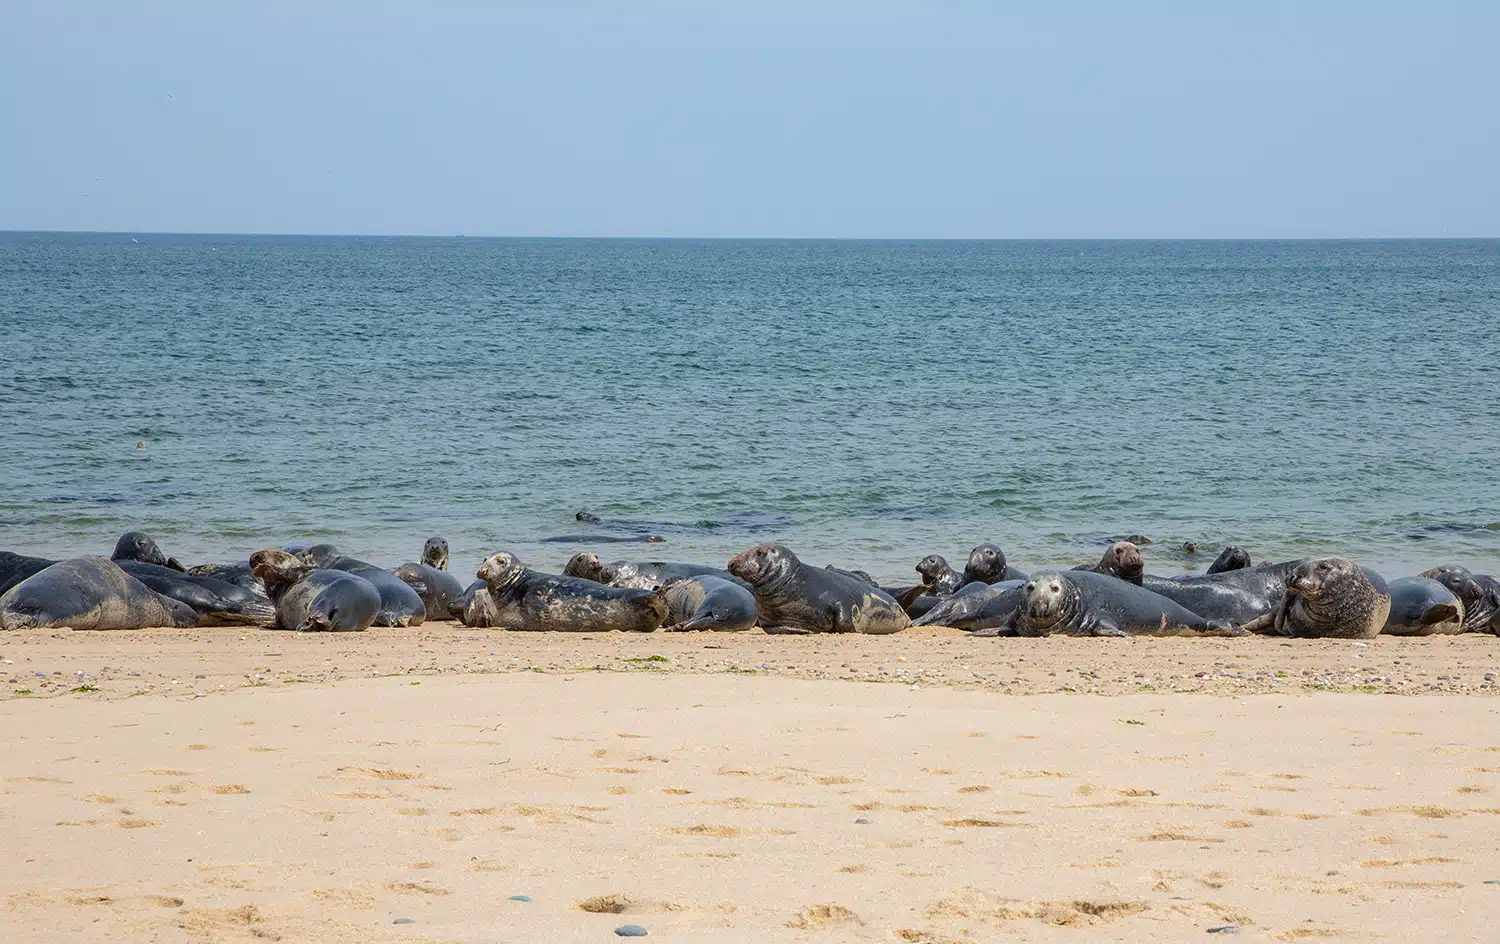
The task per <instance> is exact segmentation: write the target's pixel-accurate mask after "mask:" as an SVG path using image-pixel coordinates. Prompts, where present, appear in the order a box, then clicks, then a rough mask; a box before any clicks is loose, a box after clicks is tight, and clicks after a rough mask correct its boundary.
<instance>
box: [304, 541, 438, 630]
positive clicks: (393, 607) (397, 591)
mask: <svg viewBox="0 0 1500 944" xmlns="http://www.w3.org/2000/svg"><path fill="white" fill-rule="evenodd" d="M296 557H297V558H298V559H299V560H301V561H302V562H303V563H304V564H308V565H310V566H312V567H320V568H326V569H328V570H342V571H345V572H347V573H351V574H358V575H359V576H360V577H362V578H364V579H365V580H367V581H369V582H370V583H372V584H374V585H375V589H376V590H379V591H380V612H379V613H378V614H376V616H375V625H376V626H421V625H422V623H423V621H424V620H426V619H427V604H426V603H423V602H422V598H421V597H420V596H418V595H417V591H415V590H413V589H412V588H411V587H409V586H407V584H406V581H404V580H402V579H401V578H400V577H397V576H396V575H395V574H393V573H391V572H390V571H388V570H386V569H384V568H382V567H376V566H375V565H374V564H371V563H368V562H366V561H362V560H359V559H357V558H354V557H345V556H344V555H343V554H340V553H339V551H338V549H337V548H335V547H334V546H333V545H332V544H314V545H313V546H312V547H310V548H308V549H307V550H305V551H302V552H301V553H299V554H297V555H296Z"/></svg>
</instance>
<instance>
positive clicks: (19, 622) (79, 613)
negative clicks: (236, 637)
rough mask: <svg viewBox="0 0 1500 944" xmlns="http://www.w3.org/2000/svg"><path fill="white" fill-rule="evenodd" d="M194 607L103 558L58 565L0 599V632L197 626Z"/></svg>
mask: <svg viewBox="0 0 1500 944" xmlns="http://www.w3.org/2000/svg"><path fill="white" fill-rule="evenodd" d="M197 623H198V618H197V616H196V615H194V613H193V610H192V607H189V606H188V605H187V604H185V603H180V602H178V601H176V600H173V599H171V598H170V597H164V596H162V595H161V594H159V593H157V592H155V591H154V590H152V589H151V588H150V587H147V586H146V585H145V584H143V583H141V582H140V581H139V580H136V579H135V578H134V577H132V576H130V575H129V574H127V573H125V571H123V570H121V569H120V568H119V565H117V564H116V563H115V562H114V561H111V560H108V559H106V558H103V557H75V558H72V559H71V560H64V561H58V562H57V563H55V564H53V565H52V566H50V567H48V568H46V569H45V570H42V571H40V572H38V573H35V574H33V575H31V576H30V577H27V578H26V579H25V580H23V581H21V582H20V583H18V584H16V585H15V586H14V587H11V588H10V589H9V590H7V591H5V595H4V596H0V629H32V628H37V629H40V628H44V627H62V626H67V627H71V628H73V629H145V628H147V627H148V626H195V625H197Z"/></svg>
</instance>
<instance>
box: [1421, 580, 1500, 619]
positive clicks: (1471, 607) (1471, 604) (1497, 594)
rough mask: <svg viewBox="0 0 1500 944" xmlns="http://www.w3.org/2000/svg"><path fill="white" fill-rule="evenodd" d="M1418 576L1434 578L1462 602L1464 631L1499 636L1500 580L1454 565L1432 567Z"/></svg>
mask: <svg viewBox="0 0 1500 944" xmlns="http://www.w3.org/2000/svg"><path fill="white" fill-rule="evenodd" d="M1421 576H1423V577H1430V578H1432V579H1433V580H1436V581H1437V582H1438V583H1440V584H1442V585H1443V586H1445V587H1447V588H1448V589H1449V590H1451V591H1452V592H1453V593H1454V594H1455V595H1457V597H1458V598H1459V599H1460V600H1462V601H1463V603H1464V632H1466V633H1493V634H1495V635H1497V636H1500V581H1497V580H1496V579H1495V578H1494V577H1491V576H1489V575H1488V574H1476V573H1473V572H1472V571H1470V570H1469V569H1468V568H1467V567H1455V566H1444V567H1434V568H1432V569H1431V570H1424V571H1422V573H1421Z"/></svg>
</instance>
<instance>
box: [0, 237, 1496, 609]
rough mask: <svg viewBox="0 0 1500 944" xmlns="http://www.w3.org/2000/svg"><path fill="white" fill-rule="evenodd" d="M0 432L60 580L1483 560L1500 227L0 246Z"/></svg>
mask: <svg viewBox="0 0 1500 944" xmlns="http://www.w3.org/2000/svg"><path fill="white" fill-rule="evenodd" d="M0 437H3V444H4V447H3V449H0V549H9V550H15V551H21V552H29V553H35V554H43V555H48V556H63V555H72V554H81V553H107V552H108V551H109V549H110V548H111V547H112V545H113V542H114V539H115V537H116V536H118V534H119V533H121V532H122V531H125V530H127V529H133V528H134V529H142V530H145V531H147V532H148V533H150V534H152V535H153V536H155V537H156V538H157V540H158V541H159V542H160V543H161V544H162V545H163V547H164V548H166V550H167V551H168V553H171V554H174V555H176V556H177V557H179V558H181V559H182V560H184V561H185V562H199V561H209V560H232V559H243V558H244V557H245V556H246V555H247V554H248V553H249V552H250V551H253V550H255V549H257V548H259V547H264V546H272V545H278V544H281V543H284V542H287V541H292V540H328V541H332V542H334V543H336V544H338V545H339V546H340V547H342V548H343V549H344V550H345V551H346V552H349V553H352V554H355V555H357V556H360V557H364V558H366V559H369V560H373V561H376V562H380V563H384V564H387V565H394V564H397V563H400V562H401V561H403V560H409V559H413V558H414V557H415V555H416V554H417V553H418V552H419V550H420V548H421V546H422V541H423V539H425V538H426V537H428V536H429V535H434V534H438V535H444V536H446V537H447V538H448V540H449V542H450V544H451V545H452V548H453V556H454V569H455V570H457V571H461V572H466V573H463V574H462V575H463V576H467V573H472V571H473V568H474V567H475V566H477V564H478V562H479V561H480V560H481V559H482V558H483V556H484V555H485V554H487V553H489V552H491V551H493V550H497V549H509V550H513V551H515V552H518V553H519V554H520V555H521V556H522V558H523V559H525V560H527V561H528V562H530V563H532V564H533V565H536V566H540V567H545V568H554V567H557V566H559V565H561V564H562V563H563V562H564V561H565V560H566V559H567V557H568V556H569V555H570V554H572V553H573V552H574V551H576V550H578V549H580V548H583V547H593V548H594V549H596V550H598V551H599V552H600V553H601V555H602V556H604V557H605V559H606V560H609V559H622V558H631V559H668V560H693V561H705V562H722V561H724V560H726V559H727V558H728V557H729V556H730V555H732V554H734V553H736V552H738V551H740V550H742V549H744V548H745V547H748V546H750V545H753V544H755V543H758V542H761V541H768V540H778V541H781V542H783V543H786V544H788V545H789V546H791V547H792V548H793V549H794V550H796V551H797V552H798V553H799V554H800V555H801V556H802V557H803V558H804V559H805V560H807V561H809V562H811V563H817V564H822V563H827V562H834V563H838V564H840V565H844V566H860V567H864V568H867V569H869V570H870V571H872V572H873V573H875V574H876V576H878V577H881V578H884V579H886V580H900V581H903V582H914V578H915V575H914V573H913V571H912V567H913V565H914V564H915V562H916V561H917V560H918V559H919V558H920V557H922V556H923V555H925V554H928V553H933V552H937V553H942V554H944V555H946V556H947V557H948V558H949V560H950V561H952V562H954V563H955V564H958V565H959V566H961V561H962V560H963V559H964V558H965V557H966V555H967V550H968V548H969V547H970V546H972V545H973V544H975V543H977V542H979V541H986V540H988V541H995V542H997V543H999V544H1000V545H1001V546H1002V547H1004V548H1005V549H1006V551H1007V553H1008V555H1009V556H1010V558H1011V559H1012V561H1013V562H1015V563H1016V564H1018V565H1020V566H1022V567H1036V566H1041V565H1044V564H1074V563H1081V562H1085V561H1091V560H1094V559H1097V557H1098V556H1099V554H1100V553H1101V552H1102V549H1103V545H1104V542H1106V541H1107V540H1108V539H1109V538H1110V537H1112V536H1120V535H1125V534H1131V533H1141V534H1144V535H1146V536H1148V537H1150V538H1152V539H1153V540H1154V541H1155V542H1156V543H1155V544H1153V545H1152V546H1151V547H1149V548H1147V549H1146V550H1147V561H1148V566H1149V567H1150V568H1151V569H1152V570H1154V571H1160V572H1174V571H1177V570H1180V569H1191V568H1193V567H1201V566H1204V565H1205V564H1206V563H1207V562H1208V561H1209V560H1211V559H1212V557H1213V553H1214V551H1215V550H1217V548H1218V547H1220V546H1222V545H1223V544H1225V543H1228V542H1234V543H1239V544H1242V545H1244V546H1245V547H1247V548H1248V549H1249V550H1250V551H1251V553H1252V555H1253V556H1254V557H1255V558H1256V559H1257V560H1260V559H1284V558H1288V557H1293V556H1302V555H1308V554H1313V553H1340V554H1345V555H1348V556H1352V557H1354V558H1356V559H1357V560H1359V561H1361V562H1362V563H1366V564H1368V565H1371V566H1375V567H1377V568H1379V569H1381V570H1382V571H1384V572H1386V573H1387V574H1389V575H1392V576H1395V575H1397V574H1399V573H1403V572H1407V573H1409V572H1413V571H1414V570H1416V569H1419V568H1420V567H1425V566H1428V565H1431V564H1436V563H1449V562H1453V563H1464V564H1468V565H1470V566H1473V567H1476V568H1479V569H1484V570H1494V569H1495V568H1496V567H1500V241H1492V240H1490V241H1485V240H1480V241H1411V242H1408V241H1386V242H1382V241H1358V242H1342V241H1333V242H1306V241H1294V242H1276V241H1267V242H1250V241H1247V242H1217V241H1163V242H1155V241H1129V242H1108V241H1088V242H1027V241H1020V242H1015V241H979V242H942V241H940V242H900V241H869V242H861V241H827V242H819V241H690V240H681V241H678V240H644V241H627V240H599V241H594V240H481V239H406V238H389V239H386V238H337V237H328V238H300V237H245V236H172V235H147V234H135V235H133V236H131V235H65V234H26V233H11V234H0ZM137 442H141V443H143V444H144V447H145V448H144V449H140V450H137V448H136V444H137ZM579 509H587V510H589V511H591V512H593V513H595V514H598V515H600V516H601V517H603V518H605V519H606V520H608V521H611V522H620V523H619V524H617V525H614V526H605V527H602V528H601V527H588V526H584V525H580V524H578V523H577V522H575V521H574V517H573V516H574V512H575V511H577V510H579ZM585 532H589V533H595V534H612V535H630V534H642V533H648V532H650V533H657V534H660V535H661V536H662V537H664V538H666V543H665V544H655V545H649V546H648V545H634V544H620V545H606V546H593V545H586V544H575V543H568V542H545V541H543V540H542V539H543V538H547V537H554V536H567V535H573V534H582V533H585ZM1185 540H1193V541H1196V542H1198V543H1199V544H1200V546H1201V547H1202V549H1203V551H1202V553H1201V554H1200V555H1198V556H1197V557H1196V558H1192V557H1189V556H1187V555H1185V554H1184V553H1182V552H1181V551H1180V550H1179V549H1180V547H1181V544H1182V542H1183V541H1185Z"/></svg>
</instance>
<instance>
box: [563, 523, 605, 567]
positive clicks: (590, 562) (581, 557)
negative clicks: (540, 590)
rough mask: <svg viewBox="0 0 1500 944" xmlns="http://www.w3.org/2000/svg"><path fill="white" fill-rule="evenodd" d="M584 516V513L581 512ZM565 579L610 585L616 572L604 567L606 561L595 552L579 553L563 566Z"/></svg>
mask: <svg viewBox="0 0 1500 944" xmlns="http://www.w3.org/2000/svg"><path fill="white" fill-rule="evenodd" d="M580 514H582V512H580ZM562 572H563V576H564V577H578V578H580V579H583V580H592V581H593V582H594V583H609V581H610V579H611V578H612V577H614V571H613V570H611V569H609V568H607V567H605V566H604V561H602V560H600V559H599V555H598V554H595V553H594V552H593V551H579V552H578V553H577V554H574V555H573V556H572V557H570V558H568V562H567V563H566V564H564V565H563V571H562Z"/></svg>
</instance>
